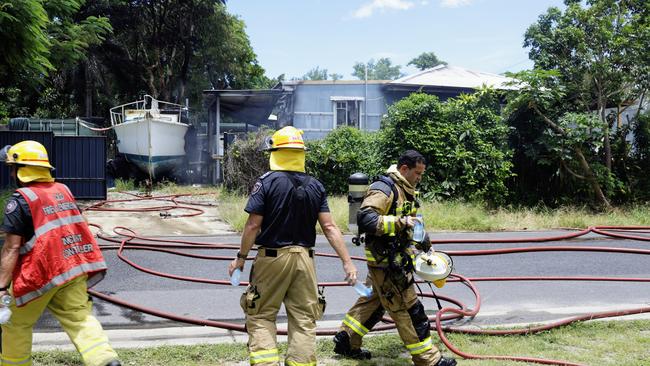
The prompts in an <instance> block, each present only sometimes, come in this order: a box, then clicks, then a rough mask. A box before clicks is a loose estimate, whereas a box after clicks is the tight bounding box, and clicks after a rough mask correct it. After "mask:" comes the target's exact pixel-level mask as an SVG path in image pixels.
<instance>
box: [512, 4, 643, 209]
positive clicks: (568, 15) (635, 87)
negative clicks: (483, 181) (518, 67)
mask: <svg viewBox="0 0 650 366" xmlns="http://www.w3.org/2000/svg"><path fill="white" fill-rule="evenodd" d="M565 4H566V6H567V8H566V10H565V11H564V12H563V11H561V10H560V9H558V8H554V7H552V8H549V9H548V11H547V12H546V13H545V14H542V15H541V16H540V17H539V20H538V21H537V22H536V23H535V24H533V25H531V26H530V27H529V28H528V30H527V31H526V34H525V40H524V46H526V47H530V52H529V57H530V58H531V60H533V61H534V62H535V69H536V70H534V71H527V72H522V73H519V74H515V75H514V76H515V77H518V78H520V79H521V80H523V83H522V84H520V85H519V86H520V87H521V90H520V91H519V92H518V93H515V95H516V96H511V99H512V100H513V101H514V102H511V103H510V104H511V105H510V108H509V109H510V111H511V112H512V111H514V112H515V113H516V112H521V111H522V110H531V111H533V113H534V114H535V115H536V116H538V117H539V121H541V123H543V124H544V125H545V126H546V129H544V131H545V132H544V133H543V134H542V135H541V136H538V140H537V141H538V142H539V143H540V144H541V145H543V146H546V148H547V149H548V151H549V152H551V153H552V154H553V156H554V157H553V159H552V161H551V163H552V164H557V168H558V171H561V172H565V173H567V174H569V175H570V176H571V177H573V178H574V179H576V180H578V181H583V182H586V183H587V186H588V187H590V191H591V193H592V195H593V197H595V198H596V201H597V202H598V203H599V205H600V206H602V207H605V208H609V207H610V206H611V204H610V197H608V196H612V195H613V194H614V193H616V192H624V191H626V190H629V187H624V184H625V183H624V177H623V176H622V175H620V174H619V175H617V173H616V172H622V171H625V169H626V168H625V166H624V165H625V161H627V156H626V155H627V151H629V149H628V148H619V149H617V151H618V154H619V155H618V156H613V150H612V144H613V143H615V144H617V145H621V144H624V145H625V144H627V143H626V142H625V137H624V134H623V133H622V132H621V131H623V130H622V125H620V124H619V125H617V126H616V128H617V134H616V135H615V136H612V133H611V130H612V128H613V127H614V126H613V123H614V122H615V121H618V118H616V117H618V116H614V118H608V113H607V108H611V107H619V109H620V110H624V109H625V108H626V105H629V104H630V102H631V101H634V100H638V99H642V97H643V96H644V95H645V94H647V90H648V87H649V85H650V83H649V82H648V80H649V77H648V75H649V71H650V63H649V59H648V55H647V51H642V50H647V49H648V47H650V37H649V35H650V27H649V23H648V16H647V15H648V10H650V9H649V8H648V3H647V2H644V1H636V0H632V1H615V0H588V1H586V2H581V1H577V0H565ZM583 4H584V5H583ZM594 118H595V119H596V120H597V121H595V120H594ZM621 140H622V141H621ZM615 163H616V164H620V165H622V166H620V167H619V166H617V167H615V168H616V169H613V166H612V165H613V164H615Z"/></svg>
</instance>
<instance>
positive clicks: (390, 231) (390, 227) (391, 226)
mask: <svg viewBox="0 0 650 366" xmlns="http://www.w3.org/2000/svg"><path fill="white" fill-rule="evenodd" d="M396 219H397V218H396V217H395V216H384V234H387V235H389V236H395V220H396Z"/></svg>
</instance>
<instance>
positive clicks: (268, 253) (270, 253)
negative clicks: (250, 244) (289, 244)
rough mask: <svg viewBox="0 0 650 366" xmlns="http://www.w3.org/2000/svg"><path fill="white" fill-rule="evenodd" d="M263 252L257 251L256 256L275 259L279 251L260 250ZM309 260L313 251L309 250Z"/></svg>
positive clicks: (271, 249)
mask: <svg viewBox="0 0 650 366" xmlns="http://www.w3.org/2000/svg"><path fill="white" fill-rule="evenodd" d="M260 249H264V250H260V251H258V254H259V255H260V256H262V257H277V256H278V251H279V250H280V249H274V248H260ZM309 258H314V250H313V249H309Z"/></svg>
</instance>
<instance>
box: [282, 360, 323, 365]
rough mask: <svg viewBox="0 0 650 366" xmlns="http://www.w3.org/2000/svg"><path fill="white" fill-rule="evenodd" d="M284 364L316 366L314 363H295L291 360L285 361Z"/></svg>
mask: <svg viewBox="0 0 650 366" xmlns="http://www.w3.org/2000/svg"><path fill="white" fill-rule="evenodd" d="M284 364H285V365H286V366H316V362H296V361H291V360H286V361H285V362H284Z"/></svg>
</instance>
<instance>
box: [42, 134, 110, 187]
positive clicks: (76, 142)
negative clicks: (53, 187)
mask: <svg viewBox="0 0 650 366" xmlns="http://www.w3.org/2000/svg"><path fill="white" fill-rule="evenodd" d="M54 151H55V156H54V166H55V167H56V170H55V171H54V174H55V177H56V180H57V181H58V182H61V183H64V184H65V185H67V186H68V187H69V188H70V190H71V191H72V193H73V194H74V195H75V197H76V198H78V199H106V138H105V137H103V136H56V137H55V138H54Z"/></svg>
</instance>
